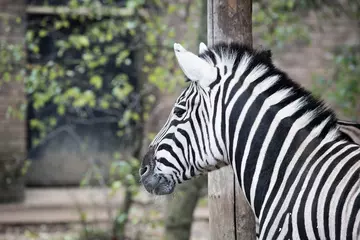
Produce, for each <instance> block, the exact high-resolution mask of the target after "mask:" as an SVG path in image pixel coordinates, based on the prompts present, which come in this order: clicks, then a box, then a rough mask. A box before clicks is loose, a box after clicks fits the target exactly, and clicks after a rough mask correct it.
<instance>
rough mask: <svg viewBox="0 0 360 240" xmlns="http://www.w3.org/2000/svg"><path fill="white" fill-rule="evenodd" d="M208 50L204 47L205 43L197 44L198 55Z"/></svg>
mask: <svg viewBox="0 0 360 240" xmlns="http://www.w3.org/2000/svg"><path fill="white" fill-rule="evenodd" d="M207 50H209V49H208V47H207V46H206V45H205V43H203V42H201V43H200V44H199V54H203V53H205V52H206V51H207Z"/></svg>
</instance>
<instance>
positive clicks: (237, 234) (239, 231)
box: [208, 0, 255, 240]
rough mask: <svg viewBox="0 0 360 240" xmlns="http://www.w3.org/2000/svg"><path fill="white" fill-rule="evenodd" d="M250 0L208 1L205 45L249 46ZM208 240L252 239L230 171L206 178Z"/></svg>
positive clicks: (251, 228)
mask: <svg viewBox="0 0 360 240" xmlns="http://www.w3.org/2000/svg"><path fill="white" fill-rule="evenodd" d="M251 15H252V1H251V0H208V43H209V45H210V46H211V45H214V44H216V43H218V42H221V41H222V42H230V41H237V42H242V43H246V44H249V45H251V44H252V19H251ZM208 191H209V211H210V236H211V239H212V240H220V239H226V240H235V239H236V240H251V239H255V220H254V216H253V213H252V211H251V209H250V207H249V205H248V203H247V202H246V200H245V197H244V196H243V193H242V192H241V190H240V187H239V184H238V181H237V179H235V176H234V173H233V170H232V169H231V168H230V167H224V168H222V169H220V170H218V171H214V172H212V173H210V174H209V188H208Z"/></svg>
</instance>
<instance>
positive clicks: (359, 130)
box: [337, 120, 360, 145]
mask: <svg viewBox="0 0 360 240" xmlns="http://www.w3.org/2000/svg"><path fill="white" fill-rule="evenodd" d="M337 124H338V125H339V130H340V132H341V133H342V134H343V135H344V137H345V138H347V139H348V140H349V141H352V142H354V143H356V144H359V145H360V123H357V122H351V121H343V120H338V121H337Z"/></svg>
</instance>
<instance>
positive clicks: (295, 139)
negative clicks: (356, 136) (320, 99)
mask: <svg viewBox="0 0 360 240" xmlns="http://www.w3.org/2000/svg"><path fill="white" fill-rule="evenodd" d="M252 93H253V91H244V93H243V94H242V95H241V96H239V98H238V99H237V101H236V102H235V104H234V106H233V107H232V110H231V114H230V115H229V125H228V129H227V133H228V136H227V140H229V141H228V142H227V147H228V153H229V155H230V160H231V162H232V165H233V168H234V170H235V172H236V174H237V178H238V180H239V183H240V186H241V188H242V189H243V191H244V193H245V196H246V198H247V200H248V201H249V203H250V205H251V207H252V208H253V210H254V212H255V214H256V215H257V216H258V215H259V212H260V209H261V207H262V204H263V202H264V199H265V195H266V193H267V192H268V190H269V184H270V182H271V178H272V177H274V174H275V172H276V171H278V172H276V174H278V176H280V175H281V174H283V173H282V172H281V171H285V170H286V169H287V167H288V166H289V165H290V164H294V162H297V161H299V162H301V160H303V159H300V160H299V159H296V158H298V157H299V155H301V153H302V152H304V151H308V153H307V154H309V153H311V151H312V150H313V148H315V147H316V146H318V145H319V143H320V142H321V141H322V139H323V138H324V136H325V135H327V134H328V133H329V132H331V131H334V127H333V126H334V123H333V122H334V119H333V116H332V113H331V112H327V111H319V110H317V109H316V108H315V109H314V108H312V107H311V106H309V105H307V103H306V102H305V103H304V99H303V98H299V97H298V96H294V97H293V95H291V94H289V93H287V92H285V91H282V90H279V91H276V92H274V93H273V94H271V95H266V94H264V95H261V94H260V95H258V96H256V97H253V96H252ZM306 156H307V155H306ZM279 166H280V167H279Z"/></svg>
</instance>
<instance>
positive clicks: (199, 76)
mask: <svg viewBox="0 0 360 240" xmlns="http://www.w3.org/2000/svg"><path fill="white" fill-rule="evenodd" d="M174 51H175V55H176V58H177V60H178V62H179V65H180V68H181V69H182V71H183V72H184V74H185V75H186V77H188V78H189V79H190V80H191V81H198V82H199V83H200V85H201V86H202V87H207V86H209V85H210V83H211V82H213V81H214V80H215V79H216V73H217V71H216V68H215V67H214V66H212V65H211V64H209V63H208V62H206V61H205V60H204V59H202V58H199V57H198V56H196V55H195V54H193V53H192V52H189V51H187V50H186V49H185V48H183V47H182V46H181V45H180V44H178V43H175V44H174Z"/></svg>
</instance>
